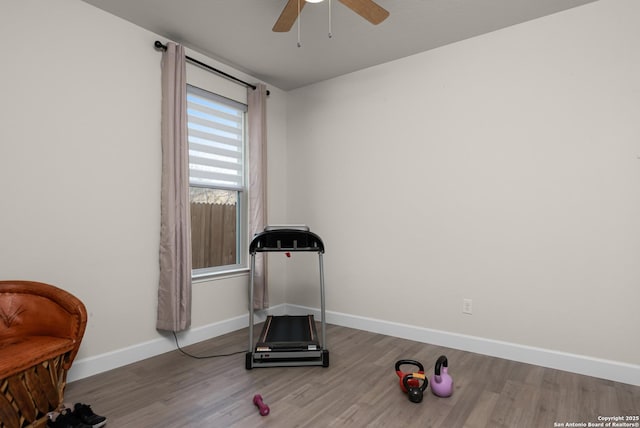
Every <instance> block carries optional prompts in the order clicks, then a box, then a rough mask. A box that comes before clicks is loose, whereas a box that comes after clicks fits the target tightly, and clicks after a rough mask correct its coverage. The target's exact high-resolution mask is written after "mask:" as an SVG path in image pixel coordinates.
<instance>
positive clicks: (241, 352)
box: [171, 331, 247, 360]
mask: <svg viewBox="0 0 640 428" xmlns="http://www.w3.org/2000/svg"><path fill="white" fill-rule="evenodd" d="M171 333H173V338H174V340H175V341H176V348H178V351H180V352H181V353H182V354H183V355H186V356H187V357H191V358H195V359H197V360H204V359H207V358H219V357H230V356H231V355H238V354H244V353H245V352H247V351H244V350H243V351H236V352H231V353H229V354H216V355H193V354H190V353H188V352H187V351H185V350H184V349H182V348H181V347H180V344H179V343H178V336H177V335H176V332H175V331H172V332H171Z"/></svg>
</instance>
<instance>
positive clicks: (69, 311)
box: [0, 281, 87, 428]
mask: <svg viewBox="0 0 640 428" xmlns="http://www.w3.org/2000/svg"><path fill="white" fill-rule="evenodd" d="M86 325H87V311H86V309H85V307H84V305H83V304H82V302H81V301H80V300H78V299H77V298H76V297H75V296H73V295H71V294H69V293H68V292H66V291H64V290H62V289H60V288H57V287H54V286H53V285H49V284H44V283H40V282H32V281H0V428H27V427H28V428H32V427H33V428H40V427H45V426H46V425H47V413H49V412H52V411H56V410H60V409H61V407H62V403H63V401H64V389H65V385H66V378H67V372H68V370H69V368H70V367H71V364H72V363H73V359H74V358H75V356H76V354H77V353H78V348H79V347H80V342H81V340H82V336H83V335H84V330H85V327H86Z"/></svg>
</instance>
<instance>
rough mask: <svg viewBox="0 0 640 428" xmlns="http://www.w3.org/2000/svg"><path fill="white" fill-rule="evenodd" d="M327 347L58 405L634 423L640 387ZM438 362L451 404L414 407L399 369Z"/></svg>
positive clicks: (334, 339)
mask: <svg viewBox="0 0 640 428" xmlns="http://www.w3.org/2000/svg"><path fill="white" fill-rule="evenodd" d="M256 330H257V333H259V332H260V328H257V329H256ZM247 334H248V332H247V330H246V329H245V330H241V331H238V332H234V333H230V334H228V335H225V336H221V337H218V338H215V339H212V340H209V341H206V342H202V343H199V344H196V345H193V346H190V347H187V348H186V350H187V351H188V352H190V353H193V354H197V355H210V354H216V353H229V352H233V351H239V350H244V349H246V347H247V342H248V338H247ZM327 342H328V348H329V351H330V357H331V361H330V366H329V367H328V368H323V367H282V368H281V367H276V368H256V369H253V370H246V369H245V363H244V358H245V356H244V354H243V353H242V354H238V355H233V356H228V357H222V358H214V359H194V358H190V357H187V356H184V355H182V354H181V353H179V352H178V351H173V352H169V353H167V354H163V355H160V356H157V357H154V358H151V359H148V360H145V361H141V362H138V363H135V364H131V365H129V366H126V367H122V368H118V369H115V370H112V371H109V372H105V373H101V374H99V375H96V376H93V377H90V378H86V379H82V380H79V381H76V382H72V383H70V384H69V385H68V386H67V390H66V396H65V401H66V402H68V403H75V402H83V403H87V404H90V405H91V406H92V409H93V410H94V411H95V412H96V413H98V414H101V415H104V416H107V417H108V424H107V427H111V428H128V427H135V428H146V427H159V428H177V427H203V428H204V427H206V428H209V427H225V428H226V427H282V428H287V427H447V428H449V427H453V428H457V427H492V428H497V427H509V428H513V427H519V428H526V427H532V428H542V427H554V426H562V425H561V424H567V423H575V422H578V423H584V424H585V426H586V424H588V423H589V422H591V423H597V422H600V421H599V420H598V417H599V416H628V417H633V416H635V415H640V387H636V386H631V385H627V384H621V383H616V382H611V381H607V380H602V379H597V378H592V377H588V376H580V375H576V374H571V373H567V372H562V371H558V370H553V369H546V368H542V367H538V366H532V365H528V364H522V363H516V362H512V361H508V360H503V359H499V358H493V357H487V356H484V355H479V354H473V353H469V352H463V351H457V350H452V349H446V348H441V347H437V346H432V345H428V344H423V343H418V342H413V341H410V340H404V339H398V338H394V337H389V336H384V335H380V334H375V333H369V332H364V331H360V330H354V329H349V328H345V327H339V326H334V325H328V326H327ZM441 354H445V355H446V356H447V357H448V360H449V372H450V373H451V375H452V376H453V378H454V381H455V390H454V393H453V396H451V397H449V398H439V397H436V396H434V395H433V394H431V392H428V393H426V394H425V398H424V400H423V402H422V403H419V404H415V403H411V402H409V400H408V399H407V396H406V395H405V394H403V393H402V392H401V391H400V388H399V385H398V377H397V376H396V374H395V371H394V364H395V362H396V361H397V360H398V359H402V358H409V359H415V360H418V361H420V362H422V363H423V364H424V365H425V369H427V371H428V372H431V371H432V370H433V367H432V365H433V363H434V362H435V360H436V359H437V357H438V356H439V355H441ZM405 369H407V370H410V367H405ZM254 394H261V395H262V396H263V398H264V401H265V403H266V404H268V405H269V407H270V409H271V413H270V414H269V415H268V416H264V417H263V416H260V414H259V413H258V409H257V408H256V407H255V406H254V405H253V403H252V398H253V396H254ZM635 422H638V421H637V420H636V421H635ZM632 423H634V422H633V421H632ZM565 426H568V425H565ZM603 426H604V425H603Z"/></svg>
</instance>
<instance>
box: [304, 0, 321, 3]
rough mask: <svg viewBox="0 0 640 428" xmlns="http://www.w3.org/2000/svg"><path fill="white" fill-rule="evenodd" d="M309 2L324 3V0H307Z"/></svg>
mask: <svg viewBox="0 0 640 428" xmlns="http://www.w3.org/2000/svg"><path fill="white" fill-rule="evenodd" d="M305 1H306V2H307V3H322V2H323V1H324V0H305Z"/></svg>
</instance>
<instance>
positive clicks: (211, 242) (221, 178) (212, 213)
mask: <svg viewBox="0 0 640 428" xmlns="http://www.w3.org/2000/svg"><path fill="white" fill-rule="evenodd" d="M246 111H247V106H246V105H244V104H241V103H238V102H236V101H233V100H230V99H227V98H224V97H221V96H219V95H216V94H213V93H211V92H207V91H204V90H202V89H199V88H196V87H194V86H191V85H187V122H188V124H187V127H188V137H189V195H190V208H191V252H192V265H193V266H192V268H193V271H192V275H193V277H194V278H197V277H203V276H208V275H212V274H216V273H220V272H228V271H232V270H236V269H242V268H245V267H246V256H245V253H246V252H247V251H248V249H247V245H246V242H247V240H246V239H245V238H246V229H247V227H246V224H247V221H246V219H247V214H246V207H247V189H246V184H245V183H246V167H245V164H246V162H245V152H246V150H245V134H246V132H245V117H246Z"/></svg>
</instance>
